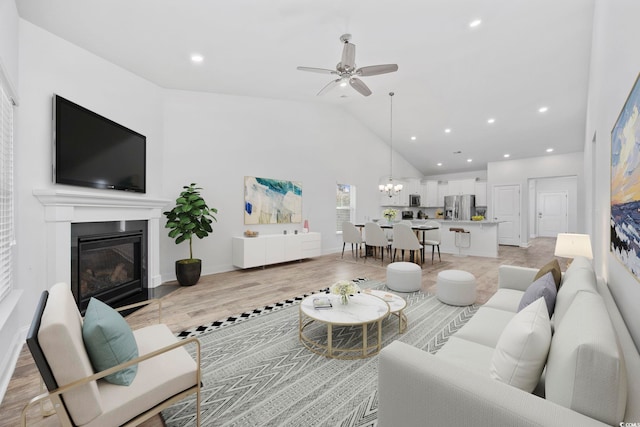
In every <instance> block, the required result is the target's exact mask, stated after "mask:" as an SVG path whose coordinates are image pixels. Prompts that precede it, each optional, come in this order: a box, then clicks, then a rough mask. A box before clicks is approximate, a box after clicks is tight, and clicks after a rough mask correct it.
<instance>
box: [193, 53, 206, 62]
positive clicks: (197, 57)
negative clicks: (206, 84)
mask: <svg viewBox="0 0 640 427" xmlns="http://www.w3.org/2000/svg"><path fill="white" fill-rule="evenodd" d="M191 60H192V61H193V62H196V63H199V62H202V61H204V56H202V55H199V54H197V53H194V54H193V55H191Z"/></svg>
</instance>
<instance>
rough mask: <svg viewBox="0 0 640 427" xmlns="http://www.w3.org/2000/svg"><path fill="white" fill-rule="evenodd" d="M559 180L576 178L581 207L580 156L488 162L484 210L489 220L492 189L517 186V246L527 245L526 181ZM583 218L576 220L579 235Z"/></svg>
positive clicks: (527, 200)
mask: <svg viewBox="0 0 640 427" xmlns="http://www.w3.org/2000/svg"><path fill="white" fill-rule="evenodd" d="M562 176H576V177H577V180H578V191H577V195H576V203H577V206H584V182H583V181H584V171H583V153H582V152H580V153H569V154H558V155H549V156H543V157H532V158H528V159H518V160H504V161H500V162H490V163H489V164H488V166H487V204H488V206H487V208H488V215H487V216H488V217H491V212H492V206H491V204H492V197H493V187H494V186H496V185H511V184H519V185H520V191H521V194H520V201H521V206H520V215H521V220H520V246H525V247H526V246H528V244H529V235H530V230H529V224H530V220H529V217H530V215H531V211H530V209H529V180H530V179H536V178H550V177H562ZM584 224H585V222H584V218H582V217H581V216H578V217H577V218H576V230H577V231H579V232H582V231H583V230H584V227H585V225H584Z"/></svg>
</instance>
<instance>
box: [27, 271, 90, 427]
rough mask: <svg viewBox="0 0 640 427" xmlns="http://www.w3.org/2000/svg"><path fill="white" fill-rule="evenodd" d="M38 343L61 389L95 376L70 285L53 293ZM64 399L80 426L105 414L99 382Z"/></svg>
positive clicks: (41, 326)
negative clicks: (85, 346)
mask: <svg viewBox="0 0 640 427" xmlns="http://www.w3.org/2000/svg"><path fill="white" fill-rule="evenodd" d="M38 340H39V342H40V346H41V347H42V351H43V352H44V355H45V357H46V358H47V363H48V364H49V367H50V368H51V371H52V372H53V376H54V377H55V379H56V382H57V383H58V386H63V385H67V384H70V383H72V382H74V381H77V380H79V379H82V378H85V377H88V376H91V375H93V373H94V372H93V368H92V367H91V361H90V360H89V356H88V355H87V351H86V350H85V348H84V343H83V341H82V317H80V312H79V311H78V306H77V305H76V301H75V299H74V298H73V294H72V293H71V286H69V285H68V284H67V283H57V284H55V285H54V286H53V287H52V288H51V290H50V291H49V299H48V300H47V306H46V308H45V310H44V313H43V314H42V323H41V325H40V331H39V332H38ZM61 356H62V357H61ZM62 396H63V398H64V401H65V404H66V405H67V409H68V411H69V414H70V415H71V418H72V419H73V422H74V423H75V424H76V425H83V424H86V423H88V422H89V421H91V420H93V419H94V418H96V417H97V416H98V415H100V414H101V413H102V408H101V402H100V395H99V392H98V385H97V383H96V382H95V381H92V382H90V383H87V384H86V385H82V386H79V387H76V388H74V389H73V390H70V391H67V392H66V393H64V394H63V395H62Z"/></svg>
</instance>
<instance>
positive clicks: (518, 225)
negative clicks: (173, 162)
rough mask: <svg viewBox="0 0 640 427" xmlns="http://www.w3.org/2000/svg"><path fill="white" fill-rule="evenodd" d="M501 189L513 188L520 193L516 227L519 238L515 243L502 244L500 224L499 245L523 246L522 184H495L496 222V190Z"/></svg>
mask: <svg viewBox="0 0 640 427" xmlns="http://www.w3.org/2000/svg"><path fill="white" fill-rule="evenodd" d="M499 187H512V188H515V189H517V191H518V200H517V203H516V206H517V208H518V218H517V220H515V221H514V222H515V227H516V230H517V232H518V237H517V238H514V240H513V243H500V231H499V228H500V224H498V244H502V245H515V246H522V186H521V185H520V184H495V185H492V186H491V213H492V217H493V218H494V220H495V219H496V218H497V217H496V199H497V198H496V190H497V189H498V188H499Z"/></svg>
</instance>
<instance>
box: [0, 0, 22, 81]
mask: <svg viewBox="0 0 640 427" xmlns="http://www.w3.org/2000/svg"><path fill="white" fill-rule="evenodd" d="M0 63H1V64H2V67H3V68H4V71H5V72H6V73H7V77H8V79H9V81H10V83H11V85H12V86H13V87H14V89H15V90H17V88H18V10H17V8H16V4H15V0H0Z"/></svg>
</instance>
